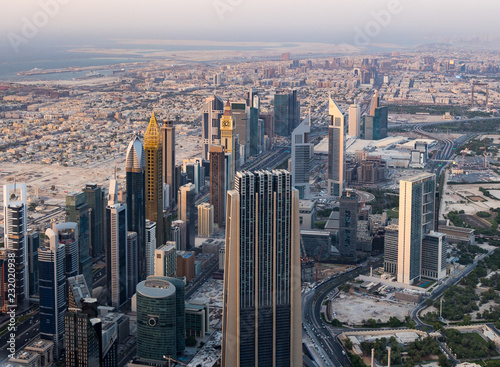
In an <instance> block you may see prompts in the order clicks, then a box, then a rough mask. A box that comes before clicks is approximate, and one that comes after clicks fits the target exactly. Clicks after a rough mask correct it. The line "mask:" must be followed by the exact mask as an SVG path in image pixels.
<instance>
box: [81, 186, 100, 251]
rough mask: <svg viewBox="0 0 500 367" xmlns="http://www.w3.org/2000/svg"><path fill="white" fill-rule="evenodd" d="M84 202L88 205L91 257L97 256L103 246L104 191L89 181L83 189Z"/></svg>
mask: <svg viewBox="0 0 500 367" xmlns="http://www.w3.org/2000/svg"><path fill="white" fill-rule="evenodd" d="M83 192H84V193H85V202H86V203H87V205H88V206H89V209H90V211H89V213H90V233H89V236H90V251H91V255H92V256H93V257H97V256H98V255H99V254H100V253H102V252H103V251H104V247H103V241H104V238H103V233H104V232H103V222H104V215H103V205H102V202H103V200H104V191H103V190H102V189H101V187H100V186H98V185H96V184H93V183H89V184H87V185H86V186H85V188H84V189H83Z"/></svg>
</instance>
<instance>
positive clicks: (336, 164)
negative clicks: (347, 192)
mask: <svg viewBox="0 0 500 367" xmlns="http://www.w3.org/2000/svg"><path fill="white" fill-rule="evenodd" d="M329 113H330V126H328V169H327V175H328V195H332V196H337V197H339V196H341V195H342V191H343V190H344V177H345V162H344V160H345V158H344V157H345V130H344V119H345V117H344V113H343V112H342V110H341V109H340V107H339V106H338V105H337V104H336V103H335V102H334V101H333V100H332V99H331V98H330V99H329Z"/></svg>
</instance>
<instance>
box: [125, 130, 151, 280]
mask: <svg viewBox="0 0 500 367" xmlns="http://www.w3.org/2000/svg"><path fill="white" fill-rule="evenodd" d="M125 162H126V163H125V169H126V171H127V226H128V230H129V231H133V232H136V233H137V252H136V253H135V254H134V255H130V256H133V257H135V258H136V260H137V266H138V268H137V269H136V270H135V273H137V276H138V280H143V279H146V276H147V270H146V200H145V199H146V191H145V190H146V172H145V169H146V159H145V152H144V146H143V145H142V142H141V140H140V139H139V137H138V136H134V137H133V138H132V141H131V142H130V144H129V146H128V149H127V156H126V159H125ZM134 288H135V285H134Z"/></svg>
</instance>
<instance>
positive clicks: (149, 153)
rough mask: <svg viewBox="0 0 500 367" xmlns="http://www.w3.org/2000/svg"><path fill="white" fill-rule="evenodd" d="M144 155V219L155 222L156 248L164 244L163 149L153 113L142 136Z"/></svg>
mask: <svg viewBox="0 0 500 367" xmlns="http://www.w3.org/2000/svg"><path fill="white" fill-rule="evenodd" d="M144 151H145V153H146V219H149V220H150V221H152V222H156V247H158V245H161V244H163V243H164V242H165V228H164V223H163V174H162V173H163V152H162V151H163V148H162V143H161V134H160V127H159V126H158V122H156V117H155V114H154V112H153V116H151V120H150V121H149V125H148V128H147V130H146V133H145V134H144Z"/></svg>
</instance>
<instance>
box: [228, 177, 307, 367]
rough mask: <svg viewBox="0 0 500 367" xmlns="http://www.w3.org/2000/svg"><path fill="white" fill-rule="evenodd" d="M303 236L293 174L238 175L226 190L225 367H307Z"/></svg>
mask: <svg viewBox="0 0 500 367" xmlns="http://www.w3.org/2000/svg"><path fill="white" fill-rule="evenodd" d="M299 238H300V235H299V195H298V191H297V190H295V189H293V188H292V186H291V176H290V173H289V172H287V171H285V170H276V171H272V172H270V171H256V172H253V173H252V172H238V173H237V174H236V179H235V190H231V191H228V193H227V212H226V256H225V264H224V296H223V299H224V305H223V319H222V366H223V367H241V366H269V365H273V366H276V367H290V366H292V367H298V366H302V349H301V342H302V329H301V304H300V245H299V243H300V242H299V241H300V239H299ZM271 361H274V362H271Z"/></svg>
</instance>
